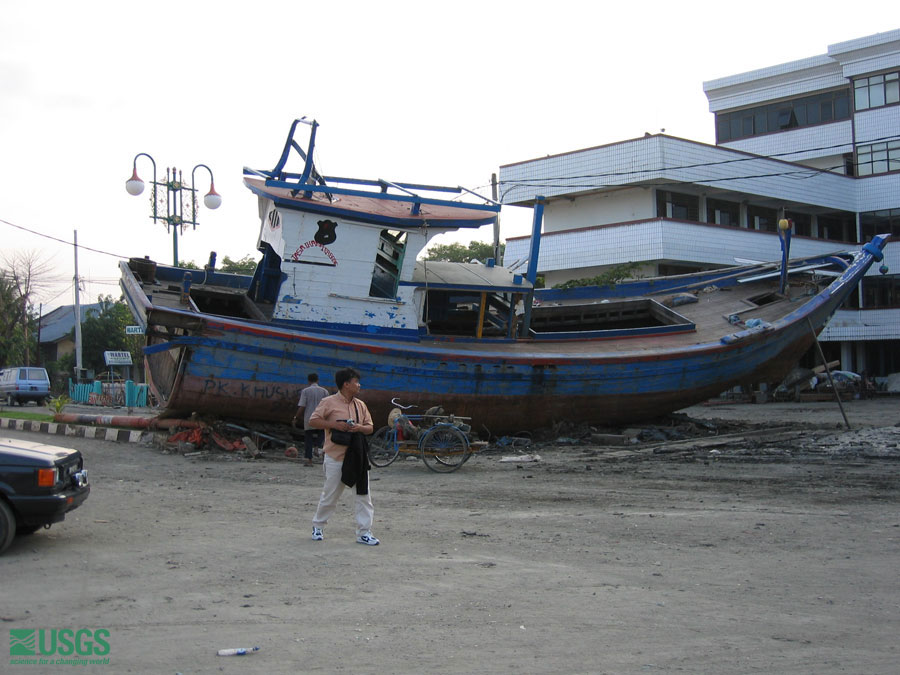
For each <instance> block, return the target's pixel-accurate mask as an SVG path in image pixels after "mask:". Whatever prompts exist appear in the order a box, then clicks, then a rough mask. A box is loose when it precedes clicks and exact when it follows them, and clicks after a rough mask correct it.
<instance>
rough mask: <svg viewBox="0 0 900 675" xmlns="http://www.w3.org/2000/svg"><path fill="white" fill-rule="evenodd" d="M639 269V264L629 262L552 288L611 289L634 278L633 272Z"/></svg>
mask: <svg viewBox="0 0 900 675" xmlns="http://www.w3.org/2000/svg"><path fill="white" fill-rule="evenodd" d="M638 267H640V263H636V262H629V263H623V264H621V265H615V266H613V267H610V268H609V269H608V270H605V271H604V272H603V273H602V274H598V275H597V276H596V277H591V278H589V279H571V280H570V281H565V282H563V283H561V284H556V285H555V286H554V287H553V288H561V289H566V288H578V287H579V286H609V287H610V288H613V287H614V286H615V285H616V284H617V283H619V282H620V281H624V280H625V279H631V278H633V277H634V271H635V270H636V269H637V268H638Z"/></svg>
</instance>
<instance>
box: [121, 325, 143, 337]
mask: <svg viewBox="0 0 900 675" xmlns="http://www.w3.org/2000/svg"><path fill="white" fill-rule="evenodd" d="M143 334H144V327H143V326H125V335H143Z"/></svg>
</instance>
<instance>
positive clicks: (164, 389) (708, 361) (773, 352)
mask: <svg viewBox="0 0 900 675" xmlns="http://www.w3.org/2000/svg"><path fill="white" fill-rule="evenodd" d="M883 244H884V242H881V246H882V247H883ZM878 252H880V249H873V250H872V252H869V253H865V252H864V253H863V254H860V255H859V256H857V258H856V259H855V261H854V262H853V263H852V265H850V267H849V268H848V269H847V270H846V271H845V272H844V273H843V274H842V275H841V277H840V278H838V279H837V280H835V281H834V282H833V283H832V284H831V285H830V286H829V287H828V288H827V289H825V290H824V291H822V292H821V293H819V294H818V295H816V296H813V297H810V298H809V299H808V300H806V301H804V302H802V303H797V304H798V305H799V306H797V308H796V309H794V310H793V311H792V312H790V313H789V314H787V315H785V316H782V317H781V318H780V319H778V320H777V321H775V322H773V323H772V324H769V325H766V326H764V327H759V328H753V329H745V330H740V329H738V330H737V331H736V332H734V333H730V334H725V335H722V336H720V337H719V338H718V339H716V340H714V341H709V342H706V343H698V344H692V345H689V346H684V345H682V346H680V347H674V346H670V347H668V348H667V347H665V346H664V345H665V344H666V343H664V342H660V343H659V345H660V346H659V348H655V349H647V348H644V347H642V348H640V349H638V348H635V349H634V350H632V351H628V350H627V349H626V350H624V351H623V349H622V347H621V342H619V344H618V348H617V349H612V348H610V344H609V342H607V341H604V340H587V341H583V342H581V343H579V344H580V346H579V348H578V349H571V348H569V349H564V348H563V347H562V346H561V343H559V344H557V343H554V342H552V341H540V342H538V341H534V342H530V341H518V342H514V343H508V344H506V345H503V344H494V345H485V344H472V343H469V344H468V345H467V346H464V347H463V346H461V345H456V344H454V343H452V342H451V343H448V342H437V341H435V342H430V341H422V342H420V343H410V342H402V341H391V340H389V339H375V338H362V337H341V336H329V335H326V334H322V333H312V332H304V331H300V330H292V329H289V328H283V327H275V326H271V325H267V324H265V323H263V322H256V321H249V320H239V319H231V318H223V317H218V316H211V315H204V314H196V313H191V312H188V311H186V310H183V311H182V310H173V309H160V308H155V307H153V306H152V305H149V304H147V302H146V298H143V300H142V299H141V298H131V299H130V301H131V302H132V305H133V306H135V305H136V304H140V303H141V302H144V303H145V305H146V306H145V307H144V308H143V311H144V312H145V315H146V321H147V325H148V346H147V347H146V348H145V351H146V353H147V363H148V366H149V373H150V379H151V381H152V385H153V386H154V387H155V388H156V390H157V393H158V395H159V396H160V398H161V399H162V400H164V401H165V406H166V409H167V412H168V413H170V414H190V413H192V412H201V413H207V412H208V413H214V414H216V415H219V416H225V417H228V416H233V417H240V418H248V419H262V420H271V421H280V422H285V421H287V420H289V419H290V418H291V417H292V415H293V412H294V408H295V407H296V405H297V400H298V398H299V392H300V389H301V387H302V386H303V385H304V384H305V382H306V375H307V373H310V372H316V373H318V374H319V375H320V378H321V381H322V383H323V384H325V385H326V386H327V385H330V384H331V382H330V380H331V378H332V376H333V373H334V371H336V370H337V369H339V368H343V367H347V366H350V367H353V368H356V369H357V370H358V371H359V372H360V373H361V376H362V378H361V379H362V384H363V390H362V394H361V397H362V398H363V400H365V401H366V402H367V404H368V405H369V406H370V408H371V409H372V412H373V415H374V417H375V421H376V425H377V426H380V425H381V424H384V423H386V419H387V415H388V412H389V411H390V409H391V408H392V407H393V406H392V404H391V399H392V398H394V397H397V398H398V399H399V400H400V401H402V402H403V403H405V404H415V405H418V406H420V407H421V408H423V409H424V408H427V407H430V406H432V405H437V404H440V405H442V406H443V407H444V408H445V410H447V411H448V412H453V413H454V414H457V415H463V416H468V417H471V418H473V428H474V429H475V430H477V431H480V430H481V429H482V428H487V429H488V430H490V432H492V433H494V434H498V433H509V432H515V431H519V430H525V429H534V428H539V427H544V426H549V425H552V424H553V423H555V422H558V421H561V420H571V421H579V422H585V423H590V424H594V425H618V424H623V423H628V422H634V421H638V420H646V419H653V418H656V417H659V416H661V415H664V414H667V413H669V412H672V411H674V410H678V409H681V408H684V407H687V406H690V405H692V404H695V403H698V402H701V401H703V400H706V399H708V398H710V397H712V396H715V395H717V394H719V393H721V392H722V391H725V390H726V389H728V388H730V387H733V386H735V385H739V384H745V383H752V382H761V381H765V382H776V381H780V380H781V379H782V378H783V377H784V376H785V375H786V374H787V372H788V371H789V370H790V369H791V368H792V367H794V366H795V365H796V362H797V360H798V359H799V358H800V357H801V356H802V355H803V353H804V352H805V351H807V350H808V349H809V347H810V346H811V345H813V343H814V340H815V334H817V333H818V332H819V331H820V330H821V329H822V328H823V327H824V325H825V323H826V322H827V320H828V319H829V317H830V316H831V315H832V314H833V313H834V311H835V310H836V309H837V308H838V306H840V304H841V303H842V302H843V301H844V300H845V299H846V297H847V296H848V295H849V294H850V293H851V292H852V291H853V290H854V289H855V288H856V285H857V283H858V282H859V280H860V279H861V278H862V276H863V275H864V274H865V272H866V270H867V269H868V268H869V266H870V265H871V263H872V261H873V260H874V259H876V258H875V257H874V253H878ZM127 290H128V287H127V286H126V291H127ZM723 323H724V322H723ZM175 333H180V335H177V336H175V335H174V334H175ZM610 342H611V341H610ZM644 344H646V343H644ZM569 345H571V342H570V343H569Z"/></svg>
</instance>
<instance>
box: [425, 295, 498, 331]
mask: <svg viewBox="0 0 900 675" xmlns="http://www.w3.org/2000/svg"><path fill="white" fill-rule="evenodd" d="M482 304H484V311H482ZM424 316H425V323H426V324H427V325H428V332H429V334H431V335H453V336H467V337H476V338H482V337H484V338H502V337H506V335H507V333H508V332H509V330H510V325H509V319H510V305H509V301H508V300H507V299H505V298H504V297H502V296H500V295H498V294H496V293H490V292H482V291H472V290H459V291H444V290H439V291H438V290H435V291H428V295H427V296H426V299H425V314H424Z"/></svg>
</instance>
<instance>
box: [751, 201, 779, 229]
mask: <svg viewBox="0 0 900 675" xmlns="http://www.w3.org/2000/svg"><path fill="white" fill-rule="evenodd" d="M747 227H749V228H750V229H751V230H762V231H763V232H777V231H778V213H777V212H776V211H775V209H767V208H765V207H763V206H748V207H747Z"/></svg>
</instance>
